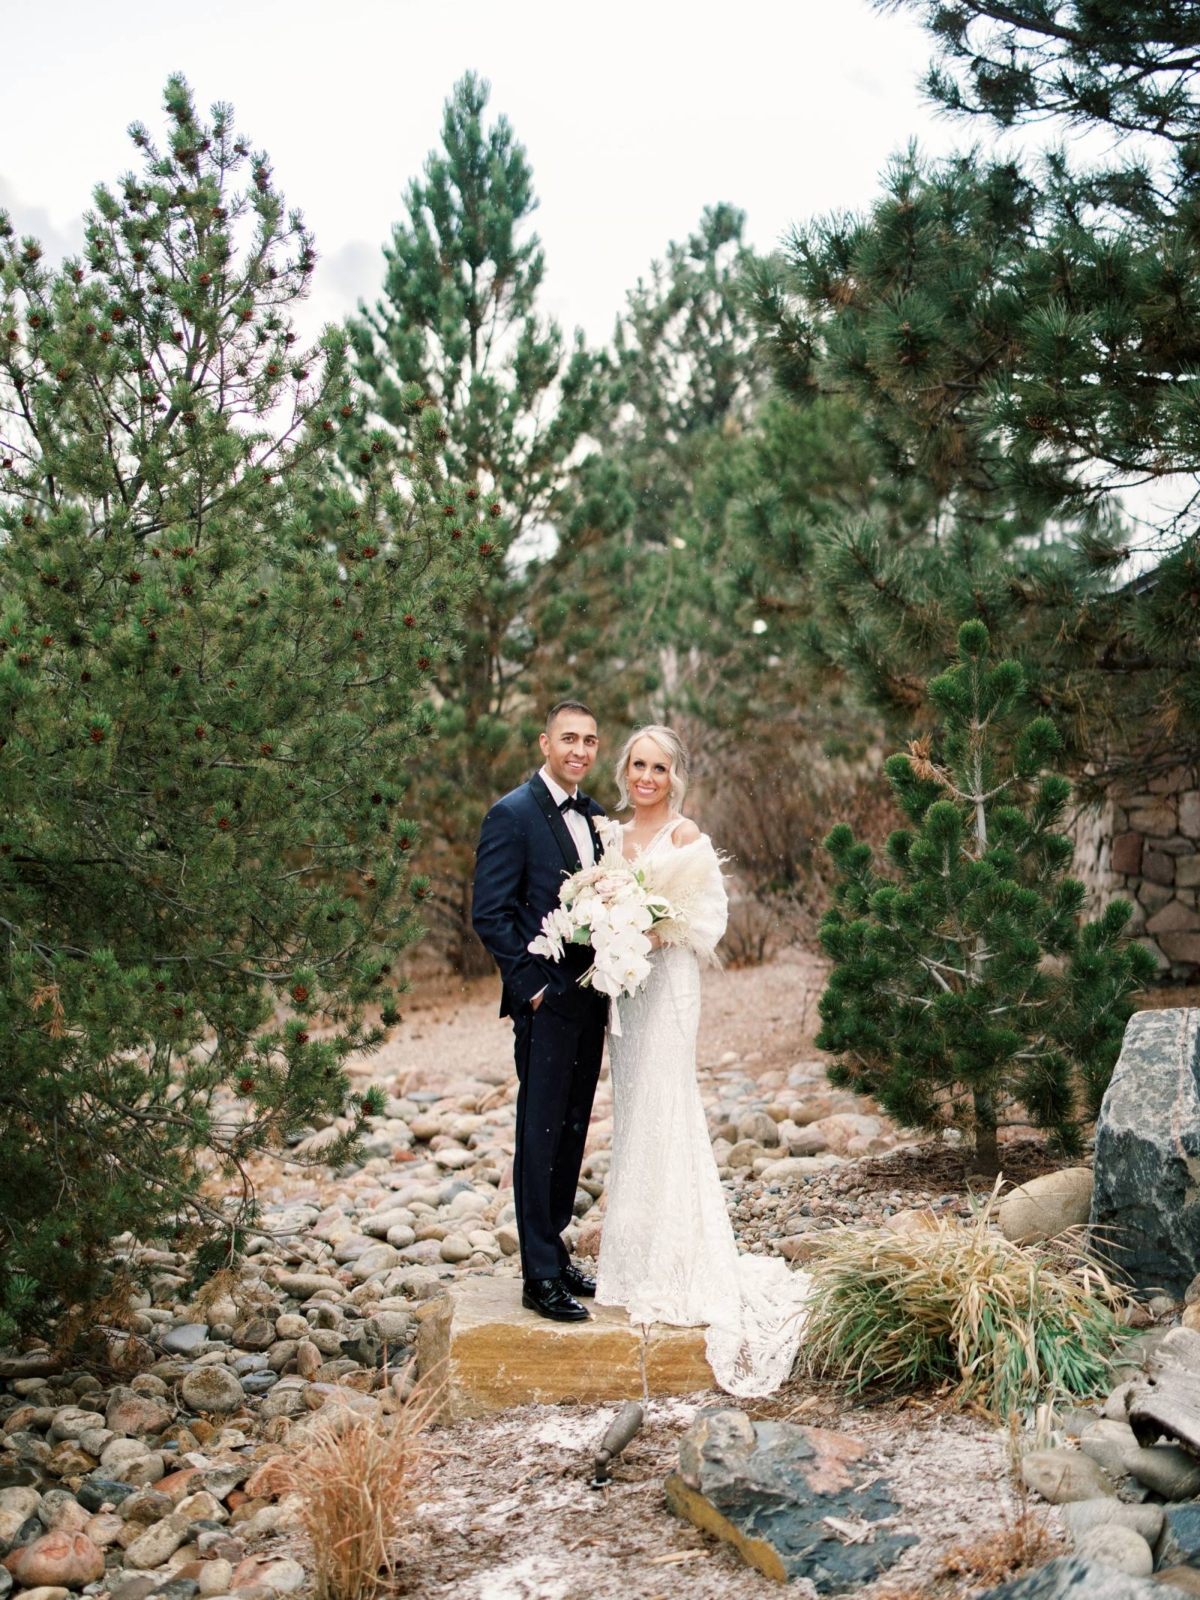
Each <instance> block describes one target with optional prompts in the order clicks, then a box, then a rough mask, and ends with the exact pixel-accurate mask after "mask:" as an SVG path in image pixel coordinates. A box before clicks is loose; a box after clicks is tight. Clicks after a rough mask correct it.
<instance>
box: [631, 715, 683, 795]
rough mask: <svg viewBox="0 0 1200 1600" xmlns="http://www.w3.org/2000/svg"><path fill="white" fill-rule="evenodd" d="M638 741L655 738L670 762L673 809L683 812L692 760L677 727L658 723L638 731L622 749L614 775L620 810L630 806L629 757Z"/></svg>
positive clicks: (652, 723) (633, 733)
mask: <svg viewBox="0 0 1200 1600" xmlns="http://www.w3.org/2000/svg"><path fill="white" fill-rule="evenodd" d="M639 739H653V741H654V743H655V744H656V745H657V746H658V748H659V749H660V750H661V751H662V753H663V755H665V756H666V758H667V760H668V761H669V762H670V767H671V806H672V808H673V809H674V810H675V811H678V810H680V809H681V808H682V806H683V797H684V795H685V794H686V793H687V786H688V778H689V777H690V776H691V771H692V758H691V756H690V755H688V751H687V746H686V745H685V744H684V742H683V740H682V739H681V738H680V737H679V735H678V734H677V733H676V732H675V730H674V728H666V727H664V726H663V725H662V723H659V722H651V723H648V724H647V726H646V727H644V728H635V729H634V731H633V732H632V733H631V734H630V735H629V737H628V739H626V741H625V743H624V744H623V745H622V746H621V753H620V755H619V756H618V757H617V766H616V772H615V777H616V780H617V795H618V798H619V799H620V803H621V810H622V811H625V810H627V809H628V806H629V757H630V753H631V752H632V750H633V747H634V745H635V744H636V743H637V742H638V740H639Z"/></svg>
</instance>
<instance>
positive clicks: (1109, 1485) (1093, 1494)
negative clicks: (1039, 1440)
mask: <svg viewBox="0 0 1200 1600" xmlns="http://www.w3.org/2000/svg"><path fill="white" fill-rule="evenodd" d="M1021 1477H1022V1479H1023V1480H1024V1482H1025V1485H1026V1487H1027V1488H1029V1489H1032V1490H1033V1491H1034V1493H1035V1494H1040V1495H1041V1497H1042V1499H1043V1500H1049V1502H1050V1504H1051V1505H1054V1506H1061V1505H1065V1504H1066V1503H1067V1502H1068V1501H1070V1500H1098V1499H1100V1498H1101V1497H1102V1496H1110V1495H1115V1494H1116V1492H1117V1491H1116V1488H1115V1487H1114V1485H1113V1482H1112V1479H1111V1478H1110V1477H1109V1476H1108V1474H1107V1473H1106V1472H1103V1471H1102V1470H1101V1468H1100V1467H1098V1466H1097V1465H1096V1463H1095V1462H1094V1461H1093V1460H1091V1458H1090V1457H1088V1456H1085V1455H1080V1454H1079V1452H1078V1451H1075V1450H1031V1451H1030V1452H1029V1454H1028V1455H1027V1456H1023V1457H1022V1458H1021Z"/></svg>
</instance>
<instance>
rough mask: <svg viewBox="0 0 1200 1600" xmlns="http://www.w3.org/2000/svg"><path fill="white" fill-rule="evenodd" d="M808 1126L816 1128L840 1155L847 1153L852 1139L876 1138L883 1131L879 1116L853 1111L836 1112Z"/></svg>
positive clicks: (829, 1145) (836, 1153) (830, 1146)
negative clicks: (865, 1115) (869, 1115)
mask: <svg viewBox="0 0 1200 1600" xmlns="http://www.w3.org/2000/svg"><path fill="white" fill-rule="evenodd" d="M808 1126H809V1127H812V1128H816V1129H817V1131H818V1132H819V1133H820V1134H821V1136H822V1138H823V1139H824V1140H825V1143H826V1144H827V1145H828V1147H829V1149H830V1150H832V1151H833V1153H834V1155H838V1156H844V1155H846V1154H847V1152H848V1149H849V1145H850V1141H851V1140H852V1139H867V1140H870V1139H875V1138H877V1137H878V1136H879V1134H880V1133H882V1131H883V1124H882V1122H880V1120H879V1118H878V1117H864V1116H860V1115H858V1113H857V1112H853V1111H839V1112H835V1113H834V1114H833V1116H831V1117H822V1118H821V1119H820V1120H819V1121H818V1122H812V1123H809V1124H808Z"/></svg>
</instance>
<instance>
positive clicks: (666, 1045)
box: [596, 726, 808, 1395]
mask: <svg viewBox="0 0 1200 1600" xmlns="http://www.w3.org/2000/svg"><path fill="white" fill-rule="evenodd" d="M688 770H689V759H688V753H687V751H686V749H685V748H684V745H683V743H682V741H681V740H680V738H679V736H678V734H676V733H675V732H674V730H673V729H671V728H665V727H659V726H651V727H645V728H640V729H639V730H638V731H637V732H636V733H635V734H633V735H632V736H631V737H630V738H629V739H628V740H627V741H626V743H625V747H624V749H623V750H622V751H621V754H620V756H619V757H618V760H617V771H616V778H617V788H618V791H619V793H620V799H621V806H622V809H624V808H626V807H628V806H629V804H630V803H631V802H632V805H633V816H632V818H631V820H630V821H628V822H627V823H625V824H624V825H622V824H621V823H619V822H615V821H612V820H610V819H605V820H604V821H602V822H601V824H600V827H601V831H602V837H603V840H604V844H605V847H606V848H607V849H612V850H617V849H619V850H621V852H622V853H623V854H624V856H625V858H626V859H627V860H631V861H637V862H640V863H645V864H646V865H647V866H650V864H651V863H652V862H653V863H654V864H655V868H656V870H655V871H654V874H653V876H654V882H655V887H656V888H662V889H663V892H664V893H668V898H674V896H673V895H672V894H671V893H669V892H668V891H667V890H666V888H665V886H664V885H665V882H666V881H667V880H668V879H669V880H670V881H671V882H673V883H678V884H680V885H682V886H683V893H682V896H681V898H682V900H683V901H684V902H686V910H687V916H686V921H681V922H679V923H671V922H666V923H662V924H660V925H659V927H658V929H657V930H656V934H655V935H651V941H652V943H653V944H654V946H655V950H654V953H653V954H652V955H651V957H650V961H651V973H650V976H649V978H648V979H647V980H646V982H645V983H644V984H643V985H642V987H641V988H640V989H639V990H638V991H637V992H636V993H635V994H634V995H632V996H631V997H629V998H627V999H626V998H622V1000H621V1002H620V1016H619V1020H618V1023H617V1026H614V1027H613V1028H612V1029H611V1030H610V1034H609V1053H610V1058H611V1062H612V1083H613V1144H612V1165H611V1167H610V1169H609V1174H608V1181H607V1209H606V1212H605V1220H604V1231H603V1235H602V1242H601V1246H600V1264H599V1268H598V1271H597V1277H596V1300H597V1301H598V1302H599V1303H600V1304H602V1305H617V1306H624V1307H625V1308H626V1310H627V1311H628V1313H629V1316H630V1319H631V1320H632V1321H634V1322H639V1323H650V1322H665V1323H672V1324H675V1325H677V1326H683V1327H698V1326H706V1327H707V1330H708V1331H707V1334H706V1346H707V1354H708V1361H709V1365H710V1366H711V1368H712V1370H713V1374H714V1376H715V1377H716V1380H717V1382H718V1383H719V1384H720V1386H721V1387H722V1388H723V1389H725V1390H726V1391H727V1392H728V1393H730V1394H736V1395H761V1394H769V1393H770V1392H771V1391H772V1390H773V1389H777V1388H778V1387H779V1385H780V1384H781V1383H783V1382H784V1380H785V1379H786V1378H787V1376H788V1374H789V1373H790V1371H791V1368H792V1362H793V1361H794V1359H795V1356H796V1350H797V1348H798V1346H799V1343H800V1330H801V1323H802V1312H803V1306H804V1301H805V1298H806V1296H807V1293H808V1280H807V1278H806V1277H805V1276H804V1275H803V1274H802V1273H796V1272H792V1271H791V1270H790V1269H789V1268H788V1266H787V1264H786V1262H784V1261H782V1260H780V1259H779V1258H778V1257H775V1258H771V1257H761V1256H749V1255H739V1253H738V1249H737V1245H736V1244H735V1242H734V1237H733V1229H732V1227H731V1225H730V1222H729V1218H728V1215H727V1214H726V1210H725V1196H724V1193H723V1190H722V1188H721V1180H720V1178H719V1177H718V1176H717V1168H716V1163H715V1161H714V1160H713V1154H712V1146H711V1145H710V1143H709V1136H708V1127H707V1124H706V1122H705V1117H704V1109H703V1107H702V1105H701V1103H700V1091H699V1088H698V1086H697V1083H696V1033H697V1029H698V1027H699V1022H700V962H701V961H702V960H705V961H711V960H713V959H714V956H715V951H716V946H717V944H718V942H719V941H720V938H721V935H722V934H723V933H724V931H725V921H726V910H727V900H726V894H725V886H724V882H723V881H722V876H721V858H720V857H719V856H718V854H717V852H716V850H715V849H714V848H713V844H712V841H711V839H709V837H708V836H707V834H703V833H701V832H700V830H699V828H697V826H696V824H695V823H694V822H692V821H691V820H690V819H688V818H687V817H684V816H683V815H681V813H680V810H679V807H680V805H681V804H682V801H683V797H684V793H685V791H686V788H687V778H688ZM667 852H669V853H670V854H669V856H668V855H666V853H667ZM675 903H676V904H679V903H680V901H679V900H678V899H676V900H675Z"/></svg>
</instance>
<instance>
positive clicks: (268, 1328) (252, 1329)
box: [233, 1317, 275, 1352]
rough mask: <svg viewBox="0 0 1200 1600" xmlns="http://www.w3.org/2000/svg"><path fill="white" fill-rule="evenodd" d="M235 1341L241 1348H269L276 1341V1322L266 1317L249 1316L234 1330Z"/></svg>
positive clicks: (253, 1349)
mask: <svg viewBox="0 0 1200 1600" xmlns="http://www.w3.org/2000/svg"><path fill="white" fill-rule="evenodd" d="M233 1342H234V1344H235V1345H236V1346H237V1347H238V1349H239V1350H249V1351H251V1352H260V1351H263V1350H269V1349H270V1348H271V1346H272V1345H273V1344H274V1343H275V1327H274V1324H273V1323H271V1322H269V1321H268V1320H267V1318H266V1317H247V1318H246V1320H245V1322H242V1323H239V1324H238V1326H237V1327H236V1328H235V1329H234V1330H233Z"/></svg>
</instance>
